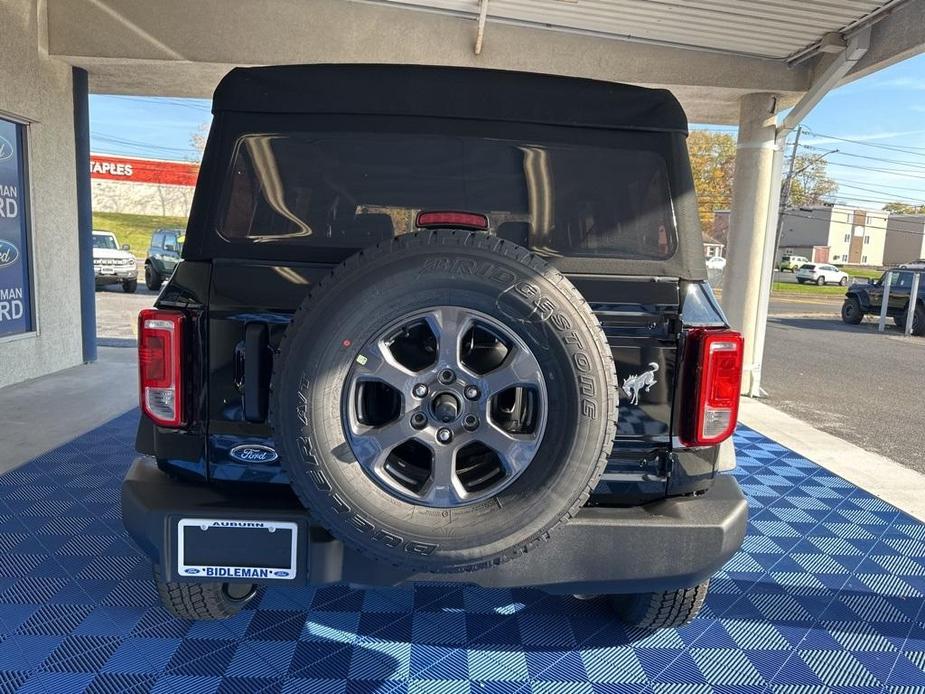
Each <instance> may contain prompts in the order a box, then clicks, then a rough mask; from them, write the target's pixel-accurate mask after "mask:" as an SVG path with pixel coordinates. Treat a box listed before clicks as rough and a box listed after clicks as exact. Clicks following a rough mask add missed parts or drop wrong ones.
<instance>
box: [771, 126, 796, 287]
mask: <svg viewBox="0 0 925 694" xmlns="http://www.w3.org/2000/svg"><path fill="white" fill-rule="evenodd" d="M801 132H803V126H802V125H801V126H799V127H798V128H797V132H796V135H795V136H794V138H793V149H792V150H791V151H790V166H789V167H788V169H787V177H786V178H785V179H784V189H783V190H782V191H781V195H780V208H779V209H778V210H777V236H776V238H775V239H774V255H773V256H772V257H771V262H773V263H774V267H772V268H771V277H773V276H774V273H775V272H777V252H778V251H779V250H780V237H781V233H782V232H783V229H784V210H786V209H787V205H788V204H789V202H790V187H791V185H792V182H793V165H794V164H795V163H796V160H797V147H799V146H800V133H801Z"/></svg>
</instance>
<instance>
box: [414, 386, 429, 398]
mask: <svg viewBox="0 0 925 694" xmlns="http://www.w3.org/2000/svg"><path fill="white" fill-rule="evenodd" d="M411 392H412V393H413V394H414V397H416V398H423V397H426V396H427V386H426V385H424V384H423V383H418V384H417V385H415V386H414V388H412V389H411Z"/></svg>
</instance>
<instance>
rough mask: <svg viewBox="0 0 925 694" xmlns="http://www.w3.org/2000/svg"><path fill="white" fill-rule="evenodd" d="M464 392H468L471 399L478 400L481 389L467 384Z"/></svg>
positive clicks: (467, 396)
mask: <svg viewBox="0 0 925 694" xmlns="http://www.w3.org/2000/svg"><path fill="white" fill-rule="evenodd" d="M464 392H465V394H466V398H467V399H469V400H478V399H479V395H481V393H480V392H479V389H478V388H477V387H476V386H466V390H465V391H464Z"/></svg>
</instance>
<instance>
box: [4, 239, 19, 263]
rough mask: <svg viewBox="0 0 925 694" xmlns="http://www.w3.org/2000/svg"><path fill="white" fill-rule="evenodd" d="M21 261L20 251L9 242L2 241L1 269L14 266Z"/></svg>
mask: <svg viewBox="0 0 925 694" xmlns="http://www.w3.org/2000/svg"><path fill="white" fill-rule="evenodd" d="M17 260H19V249H18V248H16V246H14V245H13V244H12V243H10V242H9V241H4V240H3V239H0V267H6V266H7V265H12V264H13V263H15V262H16V261H17Z"/></svg>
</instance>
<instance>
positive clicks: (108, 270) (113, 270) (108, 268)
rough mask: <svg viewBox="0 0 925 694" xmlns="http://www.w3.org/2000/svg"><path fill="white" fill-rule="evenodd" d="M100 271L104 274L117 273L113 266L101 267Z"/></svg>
mask: <svg viewBox="0 0 925 694" xmlns="http://www.w3.org/2000/svg"><path fill="white" fill-rule="evenodd" d="M100 273H102V274H104V275H114V274H116V271H115V269H114V268H111V267H104V268H100Z"/></svg>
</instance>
